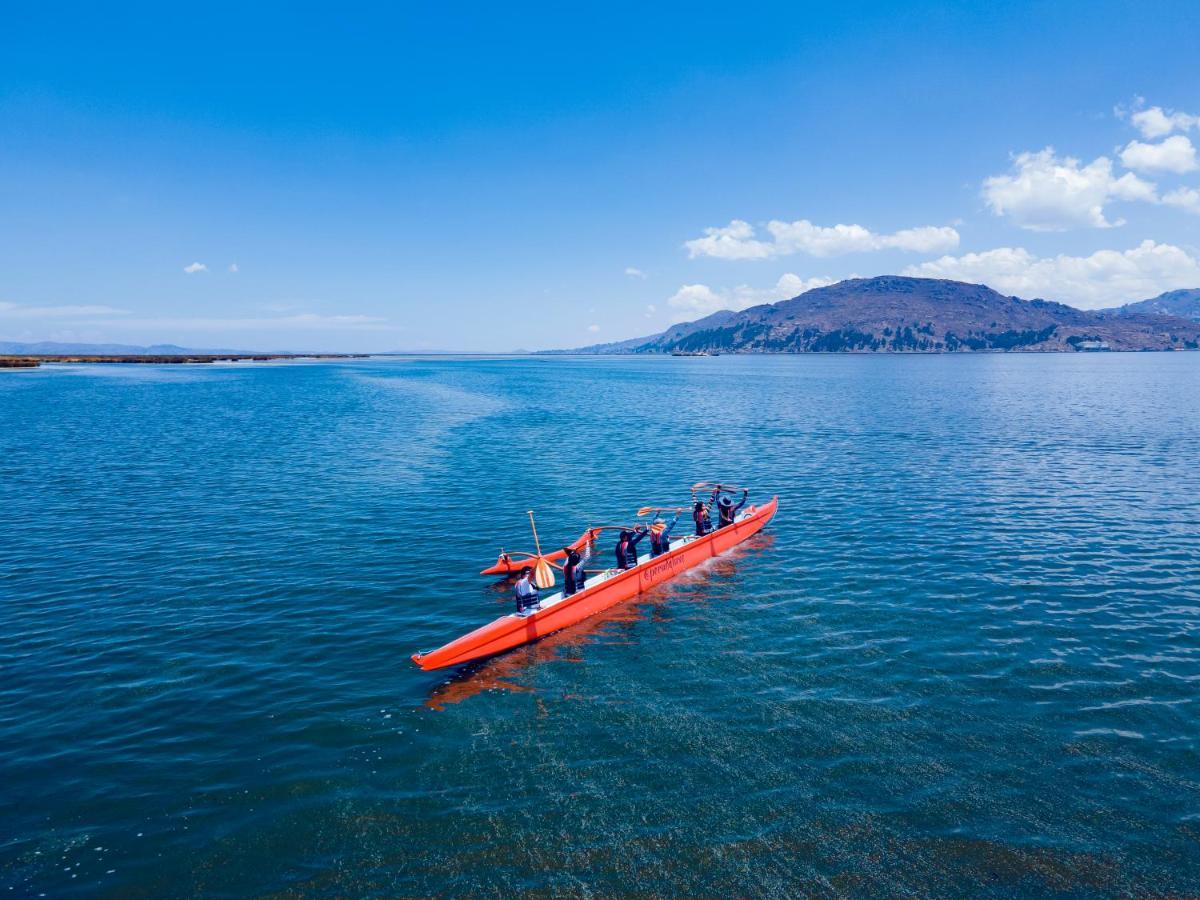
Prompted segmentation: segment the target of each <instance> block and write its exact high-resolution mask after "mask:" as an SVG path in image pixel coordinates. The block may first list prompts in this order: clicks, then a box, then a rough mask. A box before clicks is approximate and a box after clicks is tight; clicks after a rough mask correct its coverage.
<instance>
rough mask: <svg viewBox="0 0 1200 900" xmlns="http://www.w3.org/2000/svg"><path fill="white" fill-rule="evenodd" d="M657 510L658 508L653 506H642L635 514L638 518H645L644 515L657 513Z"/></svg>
mask: <svg viewBox="0 0 1200 900" xmlns="http://www.w3.org/2000/svg"><path fill="white" fill-rule="evenodd" d="M657 509H658V508H657V507H655V506H643V507H642V508H641V509H639V510H638V511H637V514H638V515H639V516H645V515H649V514H650V513H652V512H657Z"/></svg>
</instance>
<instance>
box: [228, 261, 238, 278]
mask: <svg viewBox="0 0 1200 900" xmlns="http://www.w3.org/2000/svg"><path fill="white" fill-rule="evenodd" d="M229 271H230V272H231V273H232V274H235V275H236V274H237V273H238V272H239V271H240V270H239V269H238V264H237V263H230V264H229Z"/></svg>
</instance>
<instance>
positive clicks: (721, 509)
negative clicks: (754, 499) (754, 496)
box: [713, 484, 750, 528]
mask: <svg viewBox="0 0 1200 900" xmlns="http://www.w3.org/2000/svg"><path fill="white" fill-rule="evenodd" d="M720 490H721V486H720V485H719V484H718V485H717V489H716V490H715V491H713V497H716V496H717V493H718V492H719V491H720ZM749 495H750V492H749V491H748V490H746V489H745V488H743V489H742V502H741V503H739V504H738V505H737V506H734V505H733V500H732V499H730V498H729V496H728V495H726V496H724V497H722V498H721V499H720V500H718V501H717V527H718V528H724V527H725V526H726V525H732V524H733V518H734V516H736V515H737V513H738V510H739V509H741V508H742V507H743V506H745V505H746V498H747V497H748V496H749Z"/></svg>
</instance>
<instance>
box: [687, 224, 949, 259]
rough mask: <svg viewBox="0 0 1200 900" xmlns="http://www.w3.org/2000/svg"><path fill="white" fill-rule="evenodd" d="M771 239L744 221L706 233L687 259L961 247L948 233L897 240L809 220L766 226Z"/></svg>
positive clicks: (922, 231) (927, 231)
mask: <svg viewBox="0 0 1200 900" xmlns="http://www.w3.org/2000/svg"><path fill="white" fill-rule="evenodd" d="M766 231H767V233H768V234H769V235H770V239H769V240H766V239H763V238H760V237H759V236H758V234H757V232H756V231H755V229H754V226H753V225H751V224H750V223H749V222H745V221H743V220H742V219H734V220H733V221H731V222H730V223H729V224H728V225H724V226H719V227H714V228H705V229H704V237H699V238H694V239H692V240H690V241H685V242H684V246H685V247H686V248H687V250H688V255H689V256H690V257H692V258H693V259H695V258H696V257H697V256H711V257H716V258H717V259H770V258H772V257H776V256H790V255H792V254H794V253H806V254H808V255H809V256H820V257H825V256H839V255H841V254H845V253H865V252H868V251H873V250H889V249H895V250H908V251H912V252H916V253H937V252H942V251H946V250H952V249H954V248H955V247H957V246H958V232H957V231H955V230H954V229H953V228H949V227H945V226H942V227H937V226H924V227H921V228H906V229H903V230H901V231H897V232H894V233H892V234H876V233H875V232H872V231H870V230H869V229H867V228H864V227H863V226H862V225H833V226H821V225H814V224H813V223H812V222H810V221H808V220H807V219H798V220H797V221H795V222H783V221H780V220H778V219H772V220H771V221H770V222H768V223H767V225H766Z"/></svg>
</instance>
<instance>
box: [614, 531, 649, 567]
mask: <svg viewBox="0 0 1200 900" xmlns="http://www.w3.org/2000/svg"><path fill="white" fill-rule="evenodd" d="M645 536H646V532H644V531H635V532H634V533H633V535H632V536H630V538H629V539H628V540H623V541H618V542H617V567H618V568H621V569H632V568H633V567H634V566H636V565H637V545H638V541H640V540H641V539H642V538H644V537H645Z"/></svg>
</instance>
